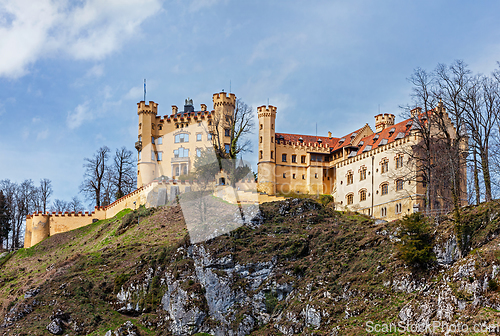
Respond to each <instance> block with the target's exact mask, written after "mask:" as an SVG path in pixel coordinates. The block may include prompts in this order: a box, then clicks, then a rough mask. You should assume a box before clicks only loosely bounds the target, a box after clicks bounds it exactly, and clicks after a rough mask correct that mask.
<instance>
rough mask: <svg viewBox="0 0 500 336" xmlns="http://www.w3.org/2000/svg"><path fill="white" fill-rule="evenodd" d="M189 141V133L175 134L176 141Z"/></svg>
mask: <svg viewBox="0 0 500 336" xmlns="http://www.w3.org/2000/svg"><path fill="white" fill-rule="evenodd" d="M179 142H189V134H177V135H176V136H175V143H179Z"/></svg>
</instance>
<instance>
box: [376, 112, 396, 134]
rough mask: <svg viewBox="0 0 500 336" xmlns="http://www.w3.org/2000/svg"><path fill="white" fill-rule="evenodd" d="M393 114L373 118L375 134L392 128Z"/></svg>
mask: <svg viewBox="0 0 500 336" xmlns="http://www.w3.org/2000/svg"><path fill="white" fill-rule="evenodd" d="M394 119H395V116H394V114H389V113H384V114H379V115H376V116H375V132H377V133H378V132H380V131H383V130H384V129H385V128H387V127H389V126H394Z"/></svg>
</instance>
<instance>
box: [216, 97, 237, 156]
mask: <svg viewBox="0 0 500 336" xmlns="http://www.w3.org/2000/svg"><path fill="white" fill-rule="evenodd" d="M212 100H213V102H214V116H213V117H212V120H213V122H214V126H216V127H218V132H213V133H214V134H219V135H220V137H221V139H219V140H220V146H221V147H224V146H227V145H230V144H231V137H230V136H227V134H228V133H227V132H226V130H228V129H230V128H231V120H232V118H233V116H234V109H235V106H236V96H235V95H234V93H229V94H228V93H227V92H220V93H214V95H213V97H212Z"/></svg>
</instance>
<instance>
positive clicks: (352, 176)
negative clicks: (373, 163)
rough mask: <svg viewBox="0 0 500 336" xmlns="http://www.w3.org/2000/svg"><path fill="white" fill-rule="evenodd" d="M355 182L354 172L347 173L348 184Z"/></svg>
mask: <svg viewBox="0 0 500 336" xmlns="http://www.w3.org/2000/svg"><path fill="white" fill-rule="evenodd" d="M353 182H354V174H353V173H352V171H350V170H349V171H348V172H347V184H348V185H349V184H352V183H353Z"/></svg>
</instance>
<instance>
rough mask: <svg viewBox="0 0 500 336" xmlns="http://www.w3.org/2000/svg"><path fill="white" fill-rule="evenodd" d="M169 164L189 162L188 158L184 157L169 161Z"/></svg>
mask: <svg viewBox="0 0 500 336" xmlns="http://www.w3.org/2000/svg"><path fill="white" fill-rule="evenodd" d="M170 162H172V163H178V162H189V156H186V157H178V158H176V157H174V158H172V159H171V160H170Z"/></svg>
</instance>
